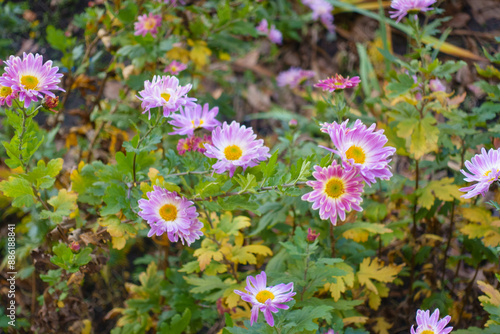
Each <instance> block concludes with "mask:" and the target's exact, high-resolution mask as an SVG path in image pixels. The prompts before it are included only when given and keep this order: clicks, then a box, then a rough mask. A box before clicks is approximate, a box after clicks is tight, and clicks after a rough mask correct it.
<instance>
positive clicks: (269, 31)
mask: <svg viewBox="0 0 500 334" xmlns="http://www.w3.org/2000/svg"><path fill="white" fill-rule="evenodd" d="M256 29H257V31H258V32H260V33H262V34H264V35H266V36H267V37H268V38H269V40H270V41H271V42H273V43H275V44H281V43H282V41H283V34H282V33H281V31H279V30H278V29H276V26H275V25H274V24H273V25H271V28H269V27H268V23H267V20H266V19H263V20H262V21H260V23H259V25H258V26H257V28H256Z"/></svg>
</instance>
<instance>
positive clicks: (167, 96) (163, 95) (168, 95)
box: [160, 93, 170, 102]
mask: <svg viewBox="0 0 500 334" xmlns="http://www.w3.org/2000/svg"><path fill="white" fill-rule="evenodd" d="M160 96H161V97H162V98H163V99H164V100H165V101H166V102H168V101H169V100H170V94H169V93H161V95H160Z"/></svg>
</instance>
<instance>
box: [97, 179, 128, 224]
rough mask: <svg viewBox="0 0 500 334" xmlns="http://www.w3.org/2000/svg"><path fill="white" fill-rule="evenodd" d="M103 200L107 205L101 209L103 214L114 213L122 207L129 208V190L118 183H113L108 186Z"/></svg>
mask: <svg viewBox="0 0 500 334" xmlns="http://www.w3.org/2000/svg"><path fill="white" fill-rule="evenodd" d="M103 201H104V203H106V206H105V207H104V208H103V209H102V210H101V216H108V215H114V214H116V213H118V212H120V210H122V209H126V208H129V203H128V199H127V190H126V189H125V187H122V186H119V185H117V184H111V185H110V186H109V187H107V188H106V193H105V195H104V198H103Z"/></svg>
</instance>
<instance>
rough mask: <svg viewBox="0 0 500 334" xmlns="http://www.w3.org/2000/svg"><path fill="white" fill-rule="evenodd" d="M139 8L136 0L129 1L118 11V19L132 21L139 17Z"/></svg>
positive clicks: (125, 21) (124, 21) (126, 21)
mask: <svg viewBox="0 0 500 334" xmlns="http://www.w3.org/2000/svg"><path fill="white" fill-rule="evenodd" d="M137 12H138V8H137V5H136V4H135V2H134V1H129V2H128V3H127V4H126V6H125V7H124V8H122V9H121V10H120V11H119V12H118V19H119V20H120V21H122V22H123V23H131V22H133V21H134V20H135V18H136V17H137Z"/></svg>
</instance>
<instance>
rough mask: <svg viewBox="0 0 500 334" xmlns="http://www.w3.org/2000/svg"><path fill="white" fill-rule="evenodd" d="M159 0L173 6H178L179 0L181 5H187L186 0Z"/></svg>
mask: <svg viewBox="0 0 500 334" xmlns="http://www.w3.org/2000/svg"><path fill="white" fill-rule="evenodd" d="M158 1H163V3H166V4H168V5H172V6H174V7H175V6H177V1H179V4H181V5H185V4H186V0H158Z"/></svg>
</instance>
